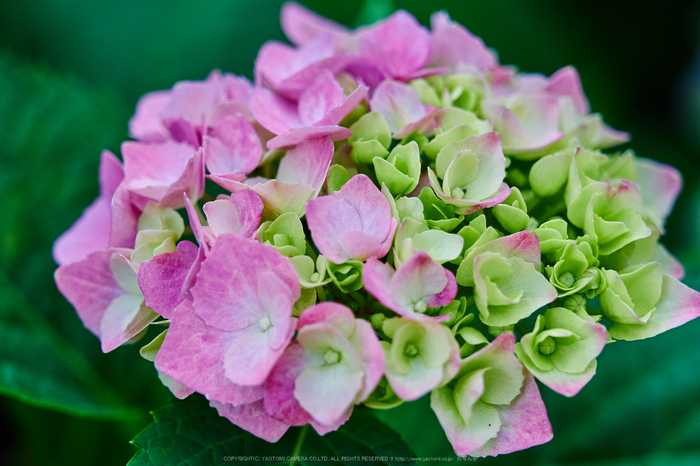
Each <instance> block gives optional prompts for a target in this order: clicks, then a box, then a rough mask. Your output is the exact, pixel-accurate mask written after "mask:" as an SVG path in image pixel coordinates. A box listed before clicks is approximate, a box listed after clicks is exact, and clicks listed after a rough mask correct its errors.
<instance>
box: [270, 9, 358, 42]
mask: <svg viewBox="0 0 700 466" xmlns="http://www.w3.org/2000/svg"><path fill="white" fill-rule="evenodd" d="M280 16H281V23H282V30H283V31H284V34H285V35H286V36H287V37H288V38H289V40H290V41H292V43H294V44H296V45H304V44H306V43H308V42H311V41H312V40H314V39H315V38H316V37H318V36H319V35H322V34H324V33H328V32H331V33H335V34H345V33H346V31H347V30H346V29H345V27H343V26H341V25H340V24H338V23H336V22H333V21H331V20H329V19H326V18H324V17H322V16H319V15H317V14H315V13H313V12H312V11H309V10H307V9H306V8H304V7H303V6H301V5H299V4H298V3H295V2H286V3H285V4H284V5H282V11H281V13H280Z"/></svg>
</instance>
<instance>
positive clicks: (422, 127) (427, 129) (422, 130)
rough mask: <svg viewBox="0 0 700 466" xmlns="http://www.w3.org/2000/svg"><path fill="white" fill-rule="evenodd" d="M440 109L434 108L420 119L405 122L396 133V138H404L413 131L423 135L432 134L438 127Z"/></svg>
mask: <svg viewBox="0 0 700 466" xmlns="http://www.w3.org/2000/svg"><path fill="white" fill-rule="evenodd" d="M437 117H438V110H437V109H433V110H430V111H429V112H428V113H426V114H425V115H423V116H422V117H421V118H420V119H418V120H416V121H413V122H411V123H407V124H405V125H404V126H403V127H402V128H401V129H399V130H398V131H397V132H395V133H394V136H393V137H394V139H403V138H405V137H407V136H409V135H410V134H412V133H418V134H420V135H422V136H432V135H433V133H434V132H435V128H437V127H438V126H439V125H438V121H437Z"/></svg>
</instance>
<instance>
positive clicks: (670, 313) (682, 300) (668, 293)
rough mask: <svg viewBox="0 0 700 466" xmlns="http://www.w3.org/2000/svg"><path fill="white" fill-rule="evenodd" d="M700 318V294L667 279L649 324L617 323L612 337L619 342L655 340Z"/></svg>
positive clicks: (669, 277)
mask: <svg viewBox="0 0 700 466" xmlns="http://www.w3.org/2000/svg"><path fill="white" fill-rule="evenodd" d="M698 316H700V293H698V292H697V291H695V290H693V289H692V288H689V287H688V286H686V285H684V284H683V283H681V282H679V281H678V280H677V279H675V278H673V277H671V276H669V275H664V276H663V283H662V286H661V297H660V298H659V301H658V302H657V303H656V310H655V311H654V314H653V315H652V316H651V318H650V319H649V321H648V322H647V323H646V324H644V325H642V324H640V325H623V324H616V323H613V324H612V326H611V327H610V332H609V333H610V336H611V337H613V338H614V339H616V340H641V339H643V338H651V337H653V336H656V335H658V334H660V333H663V332H665V331H667V330H670V329H672V328H676V327H679V326H681V325H683V324H685V323H686V322H689V321H691V320H693V319H696V318H697V317H698Z"/></svg>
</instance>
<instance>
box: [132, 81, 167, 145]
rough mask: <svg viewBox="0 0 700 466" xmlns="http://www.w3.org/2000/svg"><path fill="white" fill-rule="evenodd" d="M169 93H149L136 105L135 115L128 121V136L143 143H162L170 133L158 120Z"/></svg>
mask: <svg viewBox="0 0 700 466" xmlns="http://www.w3.org/2000/svg"><path fill="white" fill-rule="evenodd" d="M170 98H171V91H155V92H149V93H148V94H146V95H144V96H143V97H141V98H140V99H139V101H138V102H137V103H136V113H135V114H134V116H132V117H131V119H130V120H129V136H131V137H132V138H134V139H137V140H139V141H143V142H163V141H165V140H166V139H168V137H170V132H169V131H168V129H167V128H166V127H165V125H164V124H163V121H162V120H161V119H160V116H159V114H160V112H161V111H163V109H164V108H165V107H166V106H167V104H168V102H169V101H170Z"/></svg>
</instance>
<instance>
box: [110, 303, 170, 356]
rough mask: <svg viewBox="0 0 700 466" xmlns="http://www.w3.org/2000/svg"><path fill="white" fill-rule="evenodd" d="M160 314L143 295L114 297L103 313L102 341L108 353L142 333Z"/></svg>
mask: <svg viewBox="0 0 700 466" xmlns="http://www.w3.org/2000/svg"><path fill="white" fill-rule="evenodd" d="M157 318H158V314H156V313H155V312H153V311H152V310H150V309H149V308H147V307H146V305H145V304H144V302H143V296H141V295H133V294H124V295H121V296H119V297H118V298H116V299H114V300H113V301H112V302H111V303H110V304H109V306H107V309H105V312H104V314H103V315H102V321H101V322H100V341H101V342H102V352H104V353H108V352H110V351H112V350H114V349H116V348H118V347H119V346H121V345H123V344H124V343H126V342H127V341H129V340H131V339H132V338H133V337H135V336H136V335H138V334H139V333H141V331H142V330H143V329H145V328H146V327H148V326H149V325H150V324H151V322H153V321H154V320H156V319H157Z"/></svg>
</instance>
